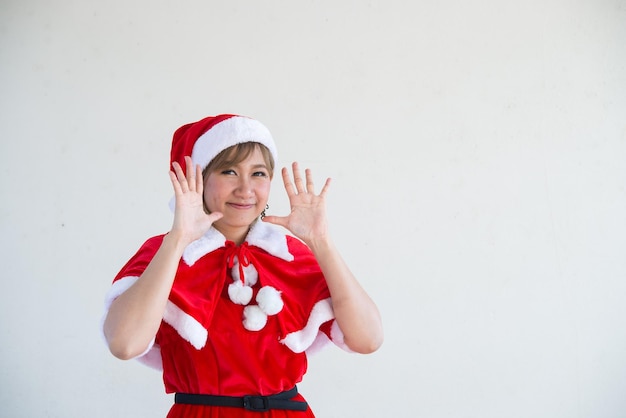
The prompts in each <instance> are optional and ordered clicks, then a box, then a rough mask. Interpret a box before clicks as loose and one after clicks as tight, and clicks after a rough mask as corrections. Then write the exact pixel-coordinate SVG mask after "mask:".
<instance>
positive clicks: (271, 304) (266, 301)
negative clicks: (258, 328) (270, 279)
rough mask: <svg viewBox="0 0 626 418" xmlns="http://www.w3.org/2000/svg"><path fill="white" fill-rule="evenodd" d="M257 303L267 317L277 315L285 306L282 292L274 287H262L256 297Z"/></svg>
mask: <svg viewBox="0 0 626 418" xmlns="http://www.w3.org/2000/svg"><path fill="white" fill-rule="evenodd" d="M256 301H257V303H258V304H259V308H261V310H262V311H263V312H265V313H266V314H267V315H276V314H277V313H278V312H280V311H282V309H283V306H284V305H285V304H284V302H283V299H282V298H281V297H280V292H279V291H278V290H276V289H275V288H274V287H272V286H264V287H262V288H261V289H260V290H259V292H258V293H257V295H256Z"/></svg>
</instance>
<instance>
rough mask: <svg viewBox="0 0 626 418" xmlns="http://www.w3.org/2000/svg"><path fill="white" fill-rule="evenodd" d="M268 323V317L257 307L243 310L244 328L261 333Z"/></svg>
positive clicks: (251, 306)
mask: <svg viewBox="0 0 626 418" xmlns="http://www.w3.org/2000/svg"><path fill="white" fill-rule="evenodd" d="M266 323H267V315H266V314H265V312H263V311H262V310H261V308H259V307H258V306H257V305H248V306H246V307H245V308H243V326H244V328H245V329H247V330H248V331H259V330H261V329H263V327H264V326H265V324H266Z"/></svg>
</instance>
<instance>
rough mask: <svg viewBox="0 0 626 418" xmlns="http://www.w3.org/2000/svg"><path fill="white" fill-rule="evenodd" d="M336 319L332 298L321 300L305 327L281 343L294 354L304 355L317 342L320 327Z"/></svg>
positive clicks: (312, 311)
mask: <svg viewBox="0 0 626 418" xmlns="http://www.w3.org/2000/svg"><path fill="white" fill-rule="evenodd" d="M334 318H335V314H334V312H333V306H332V303H331V300H330V298H327V299H324V300H320V301H319V302H317V303H316V304H315V306H313V309H312V310H311V314H310V315H309V319H308V321H307V323H306V325H305V327H304V328H302V329H301V330H299V331H294V332H292V333H290V334H287V336H286V337H285V338H284V339H282V340H281V342H282V343H283V344H285V345H286V346H287V347H289V349H290V350H291V351H293V352H294V353H302V352H303V351H305V350H306V349H308V348H309V347H310V346H311V345H312V344H313V343H314V342H315V339H316V338H317V335H318V334H319V327H320V325H322V324H323V323H324V322H326V321H330V320H331V319H334Z"/></svg>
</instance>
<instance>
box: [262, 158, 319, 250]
mask: <svg viewBox="0 0 626 418" xmlns="http://www.w3.org/2000/svg"><path fill="white" fill-rule="evenodd" d="M291 168H292V171H293V182H292V180H291V177H290V176H289V170H287V168H283V169H282V176H283V183H284V185H285V190H286V191H287V196H288V197H289V204H290V206H291V213H290V214H289V215H287V216H266V217H265V218H263V221H265V222H270V223H273V224H276V225H280V226H282V227H284V228H287V229H288V230H289V231H291V233H292V234H294V235H295V236H296V237H298V238H300V239H301V240H302V241H304V242H305V243H306V244H308V245H311V244H312V243H314V242H316V241H318V240H320V239H321V240H324V239H327V238H328V236H327V235H328V223H327V220H326V193H328V189H329V187H330V178H329V179H326V182H325V183H324V187H322V191H321V192H320V194H315V187H314V184H313V175H312V174H311V170H309V169H308V168H307V169H306V170H305V171H304V172H305V179H303V178H302V174H301V173H300V169H299V167H298V163H297V162H294V163H293V164H292V165H291Z"/></svg>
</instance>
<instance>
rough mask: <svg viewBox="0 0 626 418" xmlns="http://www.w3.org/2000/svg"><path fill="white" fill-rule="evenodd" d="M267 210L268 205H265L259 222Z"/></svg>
mask: <svg viewBox="0 0 626 418" xmlns="http://www.w3.org/2000/svg"><path fill="white" fill-rule="evenodd" d="M269 208H270V205H265V209H263V212H261V220H262V219H263V218H265V211H266V210H268V209H269Z"/></svg>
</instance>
